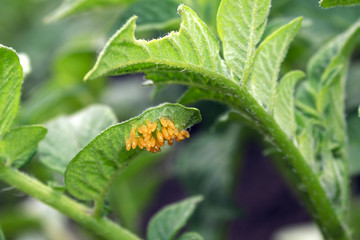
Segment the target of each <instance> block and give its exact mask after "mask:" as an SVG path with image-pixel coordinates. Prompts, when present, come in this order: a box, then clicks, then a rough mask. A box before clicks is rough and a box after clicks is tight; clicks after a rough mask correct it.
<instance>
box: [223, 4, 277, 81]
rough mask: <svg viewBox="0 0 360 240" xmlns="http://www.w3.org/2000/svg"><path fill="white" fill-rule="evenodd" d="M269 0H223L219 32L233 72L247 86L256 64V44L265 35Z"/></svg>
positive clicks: (225, 54)
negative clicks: (253, 66) (254, 61)
mask: <svg viewBox="0 0 360 240" xmlns="http://www.w3.org/2000/svg"><path fill="white" fill-rule="evenodd" d="M269 10H270V0H239V1H232V0H223V1H221V4H220V7H219V10H218V15H217V29H218V33H219V36H220V39H221V41H222V44H223V49H224V57H225V60H226V63H227V64H228V66H229V67H230V69H231V70H232V72H233V73H234V74H235V75H236V76H237V78H238V79H241V81H242V83H243V84H244V85H246V83H247V82H248V78H249V75H250V71H251V68H252V65H253V60H254V55H255V49H256V44H257V43H258V42H259V41H260V39H261V36H262V34H263V32H264V29H265V25H266V20H267V16H268V14H269Z"/></svg>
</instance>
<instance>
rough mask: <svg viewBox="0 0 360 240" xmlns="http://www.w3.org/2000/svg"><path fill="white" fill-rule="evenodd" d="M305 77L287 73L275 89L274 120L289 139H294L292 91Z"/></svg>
mask: <svg viewBox="0 0 360 240" xmlns="http://www.w3.org/2000/svg"><path fill="white" fill-rule="evenodd" d="M304 77H305V73H303V72H302V71H292V72H289V73H287V74H286V75H285V76H284V77H283V78H282V79H281V80H280V84H279V86H278V88H277V89H276V95H275V103H274V118H275V120H276V122H277V123H278V124H279V125H280V127H281V129H283V130H284V132H285V133H286V135H288V137H289V138H290V139H292V138H294V137H295V131H296V122H295V106H294V89H295V84H296V83H297V82H298V81H299V80H301V79H302V78H304Z"/></svg>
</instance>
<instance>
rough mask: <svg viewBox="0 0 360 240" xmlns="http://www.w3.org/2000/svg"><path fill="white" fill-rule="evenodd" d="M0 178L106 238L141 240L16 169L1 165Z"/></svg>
mask: <svg viewBox="0 0 360 240" xmlns="http://www.w3.org/2000/svg"><path fill="white" fill-rule="evenodd" d="M0 180H2V181H4V182H6V183H8V184H9V185H11V186H13V187H15V188H17V189H19V190H21V191H22V192H24V193H26V194H28V195H29V196H31V197H33V198H36V199H38V200H40V201H42V202H43V203H45V204H47V205H49V206H51V207H53V208H55V209H57V210H58V211H59V212H62V213H63V214H65V215H67V216H69V217H70V218H71V219H73V220H75V221H76V222H78V223H80V224H81V225H83V226H85V227H86V228H88V229H90V230H92V231H94V232H95V233H97V234H98V235H99V236H102V237H104V238H105V239H108V240H140V238H139V237H137V236H136V235H134V234H133V233H131V232H129V231H128V230H127V229H124V228H122V227H121V226H119V225H117V224H115V223H114V222H112V221H110V220H109V219H107V218H95V217H93V216H92V215H91V209H89V208H87V207H86V206H84V205H82V204H80V203H78V202H76V201H74V200H72V199H70V198H69V197H67V196H65V195H64V194H62V193H60V192H57V191H54V190H53V189H52V188H50V187H48V186H46V185H44V184H43V183H41V182H40V181H38V180H37V179H35V178H32V177H30V176H28V175H26V174H24V173H22V172H20V171H18V170H16V169H12V168H9V167H4V166H0Z"/></svg>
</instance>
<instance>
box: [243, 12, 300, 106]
mask: <svg viewBox="0 0 360 240" xmlns="http://www.w3.org/2000/svg"><path fill="white" fill-rule="evenodd" d="M301 21H302V18H296V19H295V20H293V21H291V22H290V23H288V24H286V25H285V26H283V27H281V28H280V29H278V30H277V31H275V32H274V33H272V34H271V35H270V36H268V37H267V38H266V39H265V40H264V41H263V42H262V43H261V44H260V46H259V48H258V49H257V50H256V55H255V59H254V66H253V68H254V70H253V72H252V75H251V81H250V82H249V83H250V86H249V90H250V92H251V93H252V95H253V96H254V98H255V99H256V100H258V102H259V103H260V105H262V106H263V107H264V108H265V109H266V110H267V111H268V112H272V111H273V109H274V101H275V96H276V87H277V82H278V74H279V71H280V65H281V63H282V61H283V60H284V58H285V55H286V53H287V50H288V48H289V45H290V42H291V41H292V40H293V38H294V37H295V35H296V33H297V32H298V31H299V29H300V26H301Z"/></svg>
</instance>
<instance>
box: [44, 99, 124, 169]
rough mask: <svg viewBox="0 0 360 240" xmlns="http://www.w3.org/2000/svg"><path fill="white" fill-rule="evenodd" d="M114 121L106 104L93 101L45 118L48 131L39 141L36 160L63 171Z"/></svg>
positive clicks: (114, 117) (114, 118) (113, 116)
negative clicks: (87, 104)
mask: <svg viewBox="0 0 360 240" xmlns="http://www.w3.org/2000/svg"><path fill="white" fill-rule="evenodd" d="M116 121H117V120H116V116H115V115H114V113H113V112H112V110H111V109H110V108H109V107H106V106H101V105H95V106H90V107H88V108H86V109H83V110H81V111H79V112H77V113H75V114H72V115H69V116H62V117H59V118H56V119H54V120H52V121H50V122H48V123H47V124H46V127H47V128H48V134H47V136H46V138H45V139H44V141H42V142H41V143H40V145H39V154H40V161H41V162H42V163H43V164H44V165H46V166H47V167H49V168H50V169H53V170H55V171H57V172H59V173H61V174H64V172H65V169H66V166H67V164H68V163H69V162H70V160H71V159H72V158H74V157H75V155H76V154H77V153H78V152H79V151H80V150H81V149H82V148H83V147H84V146H85V145H86V144H88V143H89V142H90V141H91V140H92V139H93V138H94V137H96V136H97V135H98V134H99V133H100V132H101V131H103V130H104V129H106V128H107V127H109V126H111V125H113V124H114V123H116Z"/></svg>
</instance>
